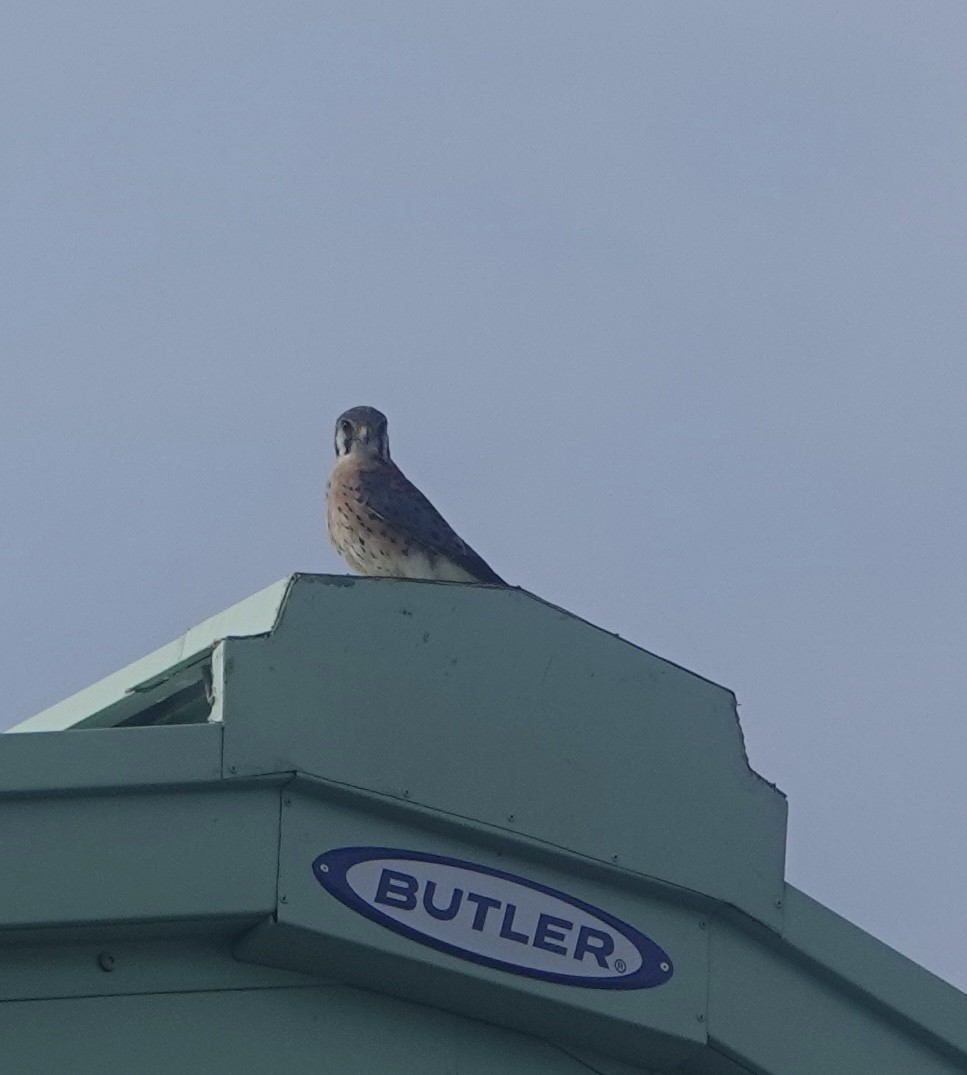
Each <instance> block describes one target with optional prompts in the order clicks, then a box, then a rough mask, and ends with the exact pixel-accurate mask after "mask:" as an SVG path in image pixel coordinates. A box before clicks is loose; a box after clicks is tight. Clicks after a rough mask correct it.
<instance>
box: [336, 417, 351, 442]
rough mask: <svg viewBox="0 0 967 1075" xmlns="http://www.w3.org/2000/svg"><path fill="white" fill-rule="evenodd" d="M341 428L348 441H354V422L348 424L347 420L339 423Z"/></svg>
mask: <svg viewBox="0 0 967 1075" xmlns="http://www.w3.org/2000/svg"><path fill="white" fill-rule="evenodd" d="M339 428H340V429H341V430H342V435H343V436H344V437H345V438H346V440H352V439H353V426H352V422H347V421H346V420H345V419H343V421H341V422H340V423H339Z"/></svg>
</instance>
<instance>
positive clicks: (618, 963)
mask: <svg viewBox="0 0 967 1075" xmlns="http://www.w3.org/2000/svg"><path fill="white" fill-rule="evenodd" d="M614 969H615V970H616V971H617V972H618V973H619V974H624V972H625V971H626V970H627V969H628V964H627V963H625V961H624V960H623V959H616V960H615V961H614Z"/></svg>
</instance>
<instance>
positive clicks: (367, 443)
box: [336, 407, 389, 462]
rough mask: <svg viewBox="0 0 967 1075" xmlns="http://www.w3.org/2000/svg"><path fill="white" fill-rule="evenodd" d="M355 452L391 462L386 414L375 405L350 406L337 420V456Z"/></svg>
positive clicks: (340, 456)
mask: <svg viewBox="0 0 967 1075" xmlns="http://www.w3.org/2000/svg"><path fill="white" fill-rule="evenodd" d="M352 452H355V453H356V454H357V455H367V456H372V457H373V458H376V459H383V460H385V461H386V462H389V434H388V433H387V432H386V415H385V414H383V413H382V412H380V411H378V410H376V408H375V407H350V409H349V410H348V411H343V413H342V414H341V415H340V416H339V418H338V420H337V422H336V458H337V459H341V458H342V457H343V456H346V455H349V454H350V453H352Z"/></svg>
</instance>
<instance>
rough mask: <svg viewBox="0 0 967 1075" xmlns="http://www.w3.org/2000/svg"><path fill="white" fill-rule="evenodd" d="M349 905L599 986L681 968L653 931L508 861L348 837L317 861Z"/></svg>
mask: <svg viewBox="0 0 967 1075" xmlns="http://www.w3.org/2000/svg"><path fill="white" fill-rule="evenodd" d="M312 872H313V873H314V874H315V876H316V879H317V880H318V881H319V883H320V884H321V885H322V887H323V888H324V889H325V890H326V891H327V892H329V893H330V894H331V895H333V896H335V897H336V899H337V900H339V901H340V902H341V903H344V904H345V905H346V906H347V907H349V908H351V909H352V910H354V911H356V912H358V913H359V914H361V915H365V917H366V918H368V919H370V920H371V921H373V922H376V923H378V924H379V925H381V926H385V927H386V928H387V929H391V930H393V931H394V932H396V933H400V934H402V935H403V936H404V937H409V938H410V940H414V941H417V942H419V943H420V944H426V945H429V946H430V947H431V948H436V949H438V950H439V951H441V952H448V953H449V954H450V955H453V956H458V957H459V958H460V959H468V960H470V961H472V962H474V963H482V964H484V965H485V966H488V967H497V968H498V969H500V970H504V971H509V972H510V973H511V974H522V975H524V976H525V977H527V978H540V979H542V980H543V981H546V982H557V983H559V984H561V985H578V986H584V987H588V988H591V989H648V988H650V987H652V986H656V985H663V984H664V983H665V982H667V981H668V979H669V978H671V976H672V962H671V960H670V959H669V958H668V956H667V955H666V953H665V952H664V951H663V950H662V949H661V948H660V947H659V946H658V945H657V944H655V942H654V941H653V940H651V938H650V937H646V936H645V935H644V934H643V933H641V932H640V931H639V930H637V929H635V928H634V927H633V926H629V925H628V923H627V922H622V921H621V920H620V919H618V918H615V917H614V915H611V914H608V912H607V911H602V910H600V909H599V908H597V907H592V906H591V905H590V904H589V903H585V902H584V901H583V900H579V899H575V898H574V897H573V896H568V895H567V894H566V893H564V892H559V891H557V890H556V889H553V888H548V887H547V885H542V884H539V883H538V882H537V881H528V880H527V878H525V877H518V876H516V875H514V874H512V873H505V872H504V871H503V870H494V869H491V868H490V867H489V866H478V865H477V864H476V863H473V862H463V861H461V860H460V859H453V858H446V857H445V856H443V855H425V854H422V853H420V852H418V851H403V850H400V849H398V848H390V847H338V848H334V849H333V850H331V851H326V852H325V853H324V854H322V855H320V856H319V857H318V858H317V859H316V860H315V862H313V864H312Z"/></svg>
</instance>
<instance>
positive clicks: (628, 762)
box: [216, 576, 786, 929]
mask: <svg viewBox="0 0 967 1075" xmlns="http://www.w3.org/2000/svg"><path fill="white" fill-rule="evenodd" d="M347 581H350V582H351V585H347V584H346V582H347ZM220 650H221V651H222V652H221V653H220V656H221V657H222V658H223V661H222V662H221V664H220V666H219V667H216V679H217V680H220V683H219V693H220V695H221V712H222V714H223V717H224V720H225V726H226V727H225V764H226V767H227V769H228V771H229V772H233V773H239V774H256V773H266V772H275V771H286V770H294V769H299V770H301V771H303V772H308V773H311V774H313V775H316V776H320V777H324V778H326V779H329V780H333V781H337V782H341V783H344V784H347V785H351V786H354V787H362V788H368V789H371V790H373V791H376V792H379V793H381V794H384V795H390V796H395V797H398V798H401V799H405V800H408V801H411V802H416V803H421V804H423V805H425V806H428V807H432V808H433V809H436V810H440V811H444V812H446V813H449V814H453V815H457V816H462V817H468V818H473V819H474V820H476V821H480V822H484V823H486V824H489V825H492V826H496V827H499V828H505V829H508V830H510V831H513V832H517V833H523V834H525V835H527V836H529V837H532V838H534V839H538V840H542V841H546V842H547V843H549V844H553V845H556V846H559V847H563V848H567V849H569V850H571V851H573V852H576V853H578V854H581V855H585V856H590V857H593V858H595V859H599V860H602V861H605V862H608V863H618V864H620V865H621V866H623V867H624V868H626V869H629V870H633V871H636V872H639V873H641V874H644V875H649V876H653V877H658V878H661V879H663V880H664V881H667V882H669V883H672V884H675V885H680V886H683V887H686V888H689V889H692V890H694V891H696V892H701V893H705V894H707V895H709V896H711V897H713V898H715V899H719V900H723V901H725V902H727V903H731V904H733V905H735V906H737V907H739V908H741V909H742V910H744V911H746V912H747V913H748V914H750V915H752V916H754V917H756V918H758V919H759V920H760V921H763V922H766V923H768V924H769V925H770V926H772V927H773V928H776V929H778V928H779V927H780V925H781V917H782V916H781V908H780V897H781V894H782V874H783V865H784V850H785V820H786V804H785V798H784V797H783V796H782V794H781V793H779V792H778V791H776V789H775V788H774V787H772V786H771V785H770V784H768V783H767V782H766V781H764V780H762V778H761V777H759V776H757V775H756V774H755V773H754V772H753V771H752V770H751V769H750V768H749V765H748V762H747V760H746V757H745V752H744V748H743V743H742V736H741V732H740V729H739V725H738V720H737V717H736V711H735V700H734V698H733V696H732V694H731V693H730V692H729V691H727V690H725V689H723V688H721V687H718V686H716V685H715V684H712V683H710V682H708V681H707V680H705V679H702V678H701V677H700V676H696V675H694V674H692V673H690V672H686V671H684V670H683V669H681V668H679V667H677V666H676V665H673V664H670V663H669V662H667V661H663V660H661V659H659V658H657V657H654V656H652V655H651V654H649V653H646V652H644V651H643V650H640V649H637V648H636V647H634V646H631V645H629V644H628V643H626V642H623V641H621V640H620V639H617V638H615V637H614V636H613V635H609V634H607V633H605V632H604V631H601V630H598V629H596V628H593V627H590V626H589V625H588V624H586V623H584V622H582V621H581V620H578V619H577V618H576V617H574V616H571V615H569V614H568V613H565V612H562V611H561V610H560V609H555V608H553V607H551V606H549V605H546V604H544V603H542V602H540V601H538V600H537V599H535V598H533V597H531V596H530V595H528V594H525V593H522V592H519V591H512V590H495V589H487V588H483V587H473V586H459V585H445V584H425V583H418V582H404V581H399V580H393V579H362V580H342V581H341V584H340V585H332V584H331V583H330V581H329V579H328V577H326V576H322V577H313V576H308V577H300V578H298V579H297V580H296V582H295V583H294V584H293V586H292V588H291V589H290V591H289V595H288V598H287V600H286V603H285V606H284V608H283V612H282V616H281V619H280V623H279V626H278V628H277V629H276V630H275V631H274V632H273V633H272V634H271V635H270V636H268V637H265V638H259V639H229V640H228V641H226V642H225V644H224V646H223V647H220ZM219 673H220V674H219Z"/></svg>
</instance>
